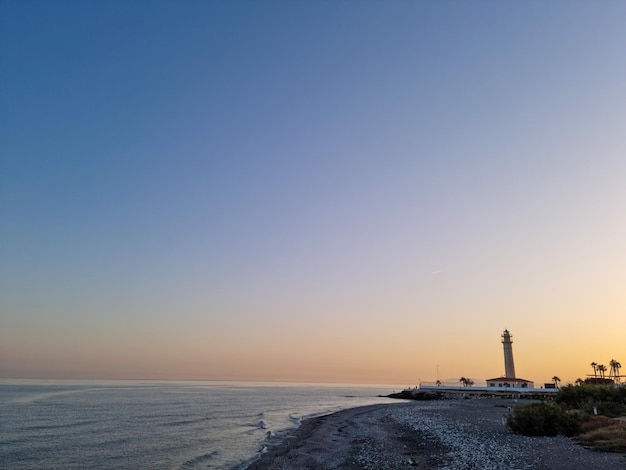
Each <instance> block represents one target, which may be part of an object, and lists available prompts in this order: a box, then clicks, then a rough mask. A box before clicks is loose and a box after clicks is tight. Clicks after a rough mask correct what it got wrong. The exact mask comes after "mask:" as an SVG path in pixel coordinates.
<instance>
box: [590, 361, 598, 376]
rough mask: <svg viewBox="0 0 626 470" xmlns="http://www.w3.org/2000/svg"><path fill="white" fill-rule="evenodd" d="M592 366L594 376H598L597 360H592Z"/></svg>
mask: <svg viewBox="0 0 626 470" xmlns="http://www.w3.org/2000/svg"><path fill="white" fill-rule="evenodd" d="M591 367H593V376H594V377H597V376H598V364H597V363H596V362H592V363H591Z"/></svg>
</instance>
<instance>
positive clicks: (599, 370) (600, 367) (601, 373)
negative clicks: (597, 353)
mask: <svg viewBox="0 0 626 470" xmlns="http://www.w3.org/2000/svg"><path fill="white" fill-rule="evenodd" d="M597 369H598V372H600V377H602V378H604V373H605V372H606V367H605V366H604V364H598V365H597Z"/></svg>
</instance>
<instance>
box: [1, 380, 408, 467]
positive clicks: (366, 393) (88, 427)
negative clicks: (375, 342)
mask: <svg viewBox="0 0 626 470" xmlns="http://www.w3.org/2000/svg"><path fill="white" fill-rule="evenodd" d="M395 390H399V389H398V388H395ZM393 391H394V389H393V388H392V387H391V386H389V387H385V386H380V385H377V386H371V385H339V384H332V385H331V384H295V383H259V382H214V381H211V382H195V381H194V382H191V381H189V382H163V381H96V380H84V381H72V380H17V379H0V468H1V469H7V470H12V469H144V468H145V469H180V470H192V469H200V468H202V469H236V470H243V469H245V468H246V467H247V466H248V465H249V464H250V463H251V462H252V461H253V460H255V459H257V458H258V457H259V456H260V455H261V454H262V453H263V452H265V451H266V450H267V448H268V447H269V446H272V445H274V444H276V443H279V442H281V441H282V440H284V439H285V438H286V436H287V435H288V434H289V432H290V431H292V430H294V429H295V428H297V427H298V426H299V425H300V422H301V420H302V419H304V418H309V417H315V416H321V415H324V414H328V413H331V412H335V411H339V410H342V409H345V408H352V407H356V406H362V405H371V404H377V403H392V402H393V401H394V400H392V399H389V398H381V397H379V396H378V395H387V394H389V393H392V392H393Z"/></svg>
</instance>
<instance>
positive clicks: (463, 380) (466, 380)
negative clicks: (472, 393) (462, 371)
mask: <svg viewBox="0 0 626 470" xmlns="http://www.w3.org/2000/svg"><path fill="white" fill-rule="evenodd" d="M459 382H461V383H462V384H463V386H464V387H471V386H472V385H474V381H473V380H472V379H469V378H467V377H461V378H460V379H459Z"/></svg>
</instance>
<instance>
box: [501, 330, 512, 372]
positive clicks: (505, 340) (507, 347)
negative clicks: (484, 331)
mask: <svg viewBox="0 0 626 470" xmlns="http://www.w3.org/2000/svg"><path fill="white" fill-rule="evenodd" d="M511 338H512V336H511V333H509V330H504V333H502V346H504V376H505V377H506V378H507V379H514V378H515V363H514V362H513V341H512V340H511Z"/></svg>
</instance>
